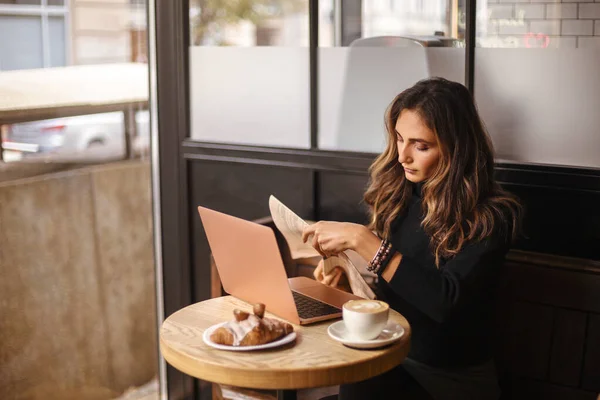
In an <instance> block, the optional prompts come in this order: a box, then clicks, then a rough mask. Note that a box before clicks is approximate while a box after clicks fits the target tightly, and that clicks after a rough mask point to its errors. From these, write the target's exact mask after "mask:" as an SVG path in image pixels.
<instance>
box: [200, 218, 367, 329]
mask: <svg viewBox="0 0 600 400" xmlns="http://www.w3.org/2000/svg"><path fill="white" fill-rule="evenodd" d="M198 212H199V213H200V219H201V220H202V224H203V225H204V230H205V231H206V237H207V238H208V243H209V245H210V249H211V251H212V255H213V258H214V260H215V264H216V266H217V270H218V271H219V275H220V277H221V283H222V285H223V289H224V290H225V291H226V292H227V293H229V294H230V295H232V296H235V297H237V298H239V299H241V300H243V301H245V302H247V303H250V304H254V303H264V304H265V306H266V310H267V311H268V312H270V313H272V314H275V315H276V316H278V317H280V318H283V319H285V320H287V321H289V322H291V323H294V324H299V325H306V324H310V323H314V322H319V321H325V320H330V319H334V318H339V317H341V316H342V305H343V304H344V303H345V302H347V301H348V300H354V299H361V297H359V296H356V295H353V294H351V293H347V292H344V291H342V290H339V289H335V288H332V287H329V286H326V285H324V284H322V283H320V282H318V281H316V280H314V279H310V278H307V277H295V278H290V279H288V277H287V275H286V272H285V267H284V265H283V260H282V259H281V255H280V253H279V247H278V246H277V240H276V239H275V232H273V230H272V229H271V228H269V227H268V226H264V225H260V224H257V223H254V222H250V221H246V220H244V219H240V218H237V217H233V216H231V215H227V214H223V213H221V212H218V211H214V210H211V209H209V208H205V207H198Z"/></svg>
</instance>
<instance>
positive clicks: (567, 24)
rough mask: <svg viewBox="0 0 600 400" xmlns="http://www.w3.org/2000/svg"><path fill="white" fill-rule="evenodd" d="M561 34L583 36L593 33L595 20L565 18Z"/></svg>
mask: <svg viewBox="0 0 600 400" xmlns="http://www.w3.org/2000/svg"><path fill="white" fill-rule="evenodd" d="M560 34H561V35H565V36H569V35H573V36H582V35H589V36H591V35H593V34H594V21H592V20H578V19H565V20H563V21H562V29H561V32H560Z"/></svg>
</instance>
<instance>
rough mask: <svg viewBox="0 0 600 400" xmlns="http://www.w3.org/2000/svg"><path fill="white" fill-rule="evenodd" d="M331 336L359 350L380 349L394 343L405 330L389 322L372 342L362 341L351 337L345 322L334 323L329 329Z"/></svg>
mask: <svg viewBox="0 0 600 400" xmlns="http://www.w3.org/2000/svg"><path fill="white" fill-rule="evenodd" d="M327 333H328V334H329V336H330V337H331V338H332V339H334V340H337V341H338V342H341V343H343V344H344V345H346V346H348V347H354V348H357V349H376V348H378V347H383V346H387V345H389V344H392V343H394V342H395V341H396V340H398V339H400V338H401V337H402V335H404V328H403V327H402V326H401V325H400V324H397V323H395V322H391V321H389V322H388V323H387V325H386V326H385V328H383V331H382V332H381V333H380V334H379V336H377V337H376V338H375V339H372V340H360V339H354V338H351V337H349V335H348V330H347V329H346V325H345V324H344V321H343V320H342V321H338V322H334V323H333V324H331V325H329V328H327Z"/></svg>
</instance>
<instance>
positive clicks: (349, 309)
mask: <svg viewBox="0 0 600 400" xmlns="http://www.w3.org/2000/svg"><path fill="white" fill-rule="evenodd" d="M389 310H390V306H389V305H388V304H387V303H386V302H384V301H380V300H367V299H365V300H350V301H347V302H346V303H344V305H343V306H342V317H343V318H344V325H346V330H347V331H348V334H349V336H350V337H351V338H353V339H358V340H371V339H375V338H376V337H377V336H379V334H380V333H381V331H382V330H383V328H385V325H386V324H387V321H388V315H389Z"/></svg>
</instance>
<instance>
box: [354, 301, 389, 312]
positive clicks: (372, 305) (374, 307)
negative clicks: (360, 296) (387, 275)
mask: <svg viewBox="0 0 600 400" xmlns="http://www.w3.org/2000/svg"><path fill="white" fill-rule="evenodd" d="M388 307H389V306H388V305H387V304H386V303H384V302H382V301H377V300H352V301H349V302H348V303H346V304H344V308H346V309H347V310H349V311H354V312H359V313H375V312H380V311H384V310H386V309H388Z"/></svg>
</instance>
